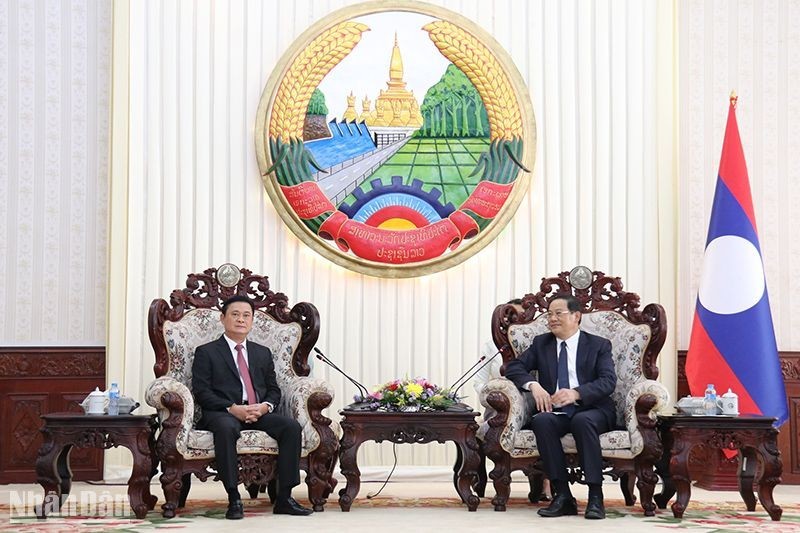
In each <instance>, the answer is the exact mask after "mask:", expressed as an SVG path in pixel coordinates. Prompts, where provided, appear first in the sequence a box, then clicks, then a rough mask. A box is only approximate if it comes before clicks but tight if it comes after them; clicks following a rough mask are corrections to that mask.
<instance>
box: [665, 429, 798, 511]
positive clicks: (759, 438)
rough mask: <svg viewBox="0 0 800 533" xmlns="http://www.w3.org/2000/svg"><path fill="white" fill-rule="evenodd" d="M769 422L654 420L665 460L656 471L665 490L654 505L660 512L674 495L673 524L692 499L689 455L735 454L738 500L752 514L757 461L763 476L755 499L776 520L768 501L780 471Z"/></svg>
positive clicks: (775, 432)
mask: <svg viewBox="0 0 800 533" xmlns="http://www.w3.org/2000/svg"><path fill="white" fill-rule="evenodd" d="M774 422H775V419H774V418H770V417H766V416H732V417H729V416H687V415H672V416H659V417H658V427H659V430H660V431H661V439H662V441H663V442H664V460H662V462H661V464H659V465H658V467H657V471H658V473H659V474H660V475H661V477H662V479H663V481H664V484H663V489H662V492H661V494H657V495H656V496H655V497H654V500H655V502H656V504H657V505H658V506H659V507H660V508H662V509H663V508H665V507H666V506H667V502H668V501H669V499H670V498H671V497H672V495H673V494H674V493H675V491H676V490H677V493H678V496H677V498H676V501H675V502H674V503H673V504H672V514H673V516H674V517H675V518H682V517H683V513H684V511H685V510H686V507H687V506H688V505H689V499H690V498H691V495H692V485H691V483H692V478H691V473H690V471H689V455H690V453H691V451H692V449H693V448H694V447H695V446H704V447H709V448H714V449H730V450H738V451H739V494H741V496H742V500H744V503H745V505H746V506H747V510H748V511H755V509H756V498H755V496H754V495H753V479H754V477H755V473H756V466H757V464H758V460H759V459H761V464H762V465H763V472H762V474H761V477H759V479H758V499H759V500H760V501H761V505H763V506H764V509H766V511H767V513H769V516H770V518H772V519H773V520H780V519H781V514H782V513H783V510H782V509H781V508H780V507H779V506H778V505H776V504H775V502H774V500H773V499H772V489H773V488H775V485H777V484H778V483H780V482H781V473H782V471H783V470H782V464H781V457H780V455H781V454H780V451H779V450H778V430H777V429H775V427H774V426H773V425H772V424H773V423H774ZM667 464H668V465H669V466H668V467H667Z"/></svg>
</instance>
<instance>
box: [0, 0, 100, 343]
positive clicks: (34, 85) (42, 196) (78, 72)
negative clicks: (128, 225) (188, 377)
mask: <svg viewBox="0 0 800 533" xmlns="http://www.w3.org/2000/svg"><path fill="white" fill-rule="evenodd" d="M111 11H112V9H111V3H110V2H94V1H87V0H73V1H72V2H61V1H53V0H50V1H36V0H9V1H3V2H0V279H1V280H3V281H2V282H1V283H0V317H2V320H0V345H13V346H32V345H36V346H42V345H56V346H58V345H69V346H84V345H91V346H97V345H102V344H103V343H104V342H105V336H106V289H107V284H106V277H107V272H106V253H107V245H106V243H107V230H108V226H107V222H108V209H107V205H108V204H107V188H108V164H109V136H110V127H109V121H110V109H111V102H110V97H111V95H110V88H111V83H110V82H111Z"/></svg>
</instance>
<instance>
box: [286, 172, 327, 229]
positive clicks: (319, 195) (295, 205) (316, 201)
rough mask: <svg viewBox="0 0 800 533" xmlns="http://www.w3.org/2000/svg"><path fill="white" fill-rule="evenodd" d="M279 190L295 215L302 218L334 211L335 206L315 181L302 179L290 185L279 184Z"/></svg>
mask: <svg viewBox="0 0 800 533" xmlns="http://www.w3.org/2000/svg"><path fill="white" fill-rule="evenodd" d="M281 191H283V196H284V197H285V198H286V201H287V202H289V205H290V206H292V209H293V210H294V212H295V213H297V216H298V217H300V218H301V219H303V220H309V219H311V218H315V217H318V216H320V215H321V214H323V213H328V212H330V211H336V207H334V205H333V204H332V203H331V201H330V200H328V197H327V196H325V193H324V192H322V189H320V188H319V185H317V182H315V181H304V182H303V183H300V184H298V185H292V186H284V185H281Z"/></svg>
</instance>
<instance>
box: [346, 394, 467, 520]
mask: <svg viewBox="0 0 800 533" xmlns="http://www.w3.org/2000/svg"><path fill="white" fill-rule="evenodd" d="M339 414H341V415H342V430H343V435H342V440H341V445H340V447H339V461H340V465H341V470H342V475H344V477H345V478H346V479H347V485H346V486H345V487H344V488H343V489H341V490H340V491H339V506H340V507H341V508H342V511H345V512H347V511H349V510H350V506H351V505H352V504H353V500H354V499H355V497H356V495H357V494H358V490H359V488H361V471H360V470H359V469H358V463H357V455H358V448H359V446H361V443H363V442H365V441H368V440H373V441H375V442H383V441H385V440H386V441H390V442H395V443H398V444H404V443H408V444H424V443H428V442H434V441H435V442H442V443H444V442H446V441H453V442H455V444H456V446H457V448H458V460H457V461H456V465H455V466H454V468H453V471H454V477H453V484H454V485H455V487H456V491H457V492H458V495H459V496H460V497H461V501H463V502H464V503H465V504H466V505H467V509H469V510H470V511H474V510H476V509H477V508H478V504H479V503H480V498H478V496H476V495H475V494H473V493H472V486H473V485H474V484H475V483H476V482H477V480H478V466H479V465H480V462H481V458H480V454H479V453H478V441H477V439H476V437H475V433H476V432H477V430H478V424H477V423H476V422H475V417H476V416H478V414H479V413H476V412H474V411H473V410H472V408H465V409H464V410H452V411H433V412H422V413H394V412H385V411H369V410H364V411H355V410H347V409H345V410H342V411H339Z"/></svg>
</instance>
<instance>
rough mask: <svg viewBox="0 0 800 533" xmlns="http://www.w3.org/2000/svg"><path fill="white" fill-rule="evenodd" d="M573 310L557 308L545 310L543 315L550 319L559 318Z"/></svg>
mask: <svg viewBox="0 0 800 533" xmlns="http://www.w3.org/2000/svg"><path fill="white" fill-rule="evenodd" d="M573 312H574V311H563V310H560V309H559V310H558V311H547V312H545V313H544V316H545V318H546V319H548V320H550V319H551V318H561V317H562V316H564V315H569V314H571V313H573Z"/></svg>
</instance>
